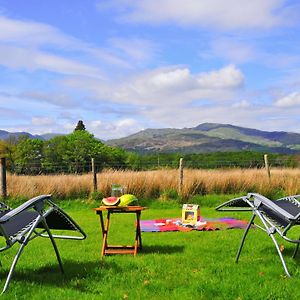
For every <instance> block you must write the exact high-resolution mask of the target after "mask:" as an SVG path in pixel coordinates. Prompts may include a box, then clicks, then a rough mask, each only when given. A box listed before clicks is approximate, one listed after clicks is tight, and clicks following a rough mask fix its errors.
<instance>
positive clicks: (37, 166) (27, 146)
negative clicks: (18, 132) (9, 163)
mask: <svg viewBox="0 0 300 300" xmlns="http://www.w3.org/2000/svg"><path fill="white" fill-rule="evenodd" d="M14 155H15V163H16V164H17V165H18V166H19V168H20V169H19V172H21V173H38V172H39V171H40V170H41V162H42V158H43V141H42V140H39V139H30V138H28V137H24V138H23V139H21V140H20V142H19V143H18V144H17V146H16V151H15V153H14Z"/></svg>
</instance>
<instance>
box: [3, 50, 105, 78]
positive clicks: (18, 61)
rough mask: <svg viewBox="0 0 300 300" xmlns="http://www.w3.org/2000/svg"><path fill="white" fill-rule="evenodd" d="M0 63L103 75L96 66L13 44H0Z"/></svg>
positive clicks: (17, 67) (24, 67)
mask: <svg viewBox="0 0 300 300" xmlns="http://www.w3.org/2000/svg"><path fill="white" fill-rule="evenodd" d="M0 64H1V65H3V66H6V67H8V68H12V69H21V70H27V71H36V70H47V71H51V72H56V73H61V74H67V75H81V76H94V77H103V75H102V73H101V72H100V71H99V70H98V69H97V68H94V67H92V66H89V65H86V64H82V63H80V62H77V61H75V60H71V59H66V58H63V57H61V56H57V55H52V54H47V53H43V52H42V51H39V50H36V49H28V48H20V47H15V46H3V45H0Z"/></svg>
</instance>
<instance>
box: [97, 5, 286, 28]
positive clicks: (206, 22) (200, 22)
mask: <svg viewBox="0 0 300 300" xmlns="http://www.w3.org/2000/svg"><path fill="white" fill-rule="evenodd" d="M285 2H286V1H284V0H264V1H261V0H252V1H248V0H226V1H224V0H201V1H199V0H185V1H181V0H160V1H159V3H158V2H157V1H153V0H131V1H124V0H111V1H110V5H109V4H106V7H105V6H103V5H102V4H101V2H99V4H98V8H99V9H100V10H103V9H105V8H114V9H117V10H118V12H119V14H121V16H122V18H123V20H125V21H130V22H139V23H152V24H158V23H169V22H174V23H177V24H179V25H184V26H205V27H206V26H207V27H213V28H218V29H221V30H224V29H240V28H270V27H273V26H276V25H280V24H283V23H287V22H289V21H290V20H291V16H292V9H287V8H284V4H285ZM120 8H122V9H120ZM289 16H290V18H288V17H289Z"/></svg>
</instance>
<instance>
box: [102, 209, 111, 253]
mask: <svg viewBox="0 0 300 300" xmlns="http://www.w3.org/2000/svg"><path fill="white" fill-rule="evenodd" d="M109 222H110V211H108V212H107V217H106V223H105V228H104V232H103V245H102V251H101V256H102V257H103V256H104V255H105V250H106V249H107V235H108V228H109Z"/></svg>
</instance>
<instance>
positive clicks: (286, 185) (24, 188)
mask: <svg viewBox="0 0 300 300" xmlns="http://www.w3.org/2000/svg"><path fill="white" fill-rule="evenodd" d="M183 174H184V179H183V190H182V195H181V197H182V198H183V200H184V201H187V199H189V198H190V197H191V196H193V195H197V194H200V195H209V194H212V193H216V194H220V193H224V194H228V193H234V194H237V193H247V192H250V191H251V192H258V193H261V194H263V195H265V196H267V197H270V198H273V197H277V196H281V195H292V194H298V193H300V169H272V170H271V181H269V178H268V177H267V175H266V171H265V170H263V169H225V170H220V169H218V170H194V169H185V170H184V173H183ZM7 182H8V187H7V189H8V194H9V196H10V197H13V198H16V197H19V198H22V197H26V198H29V197H34V196H36V195H38V194H47V193H51V194H53V195H54V196H55V197H56V198H60V199H68V198H76V197H79V198H80V197H81V198H85V197H89V196H90V195H91V192H92V189H93V182H92V174H84V175H40V176H17V175H12V174H8V176H7ZM178 182H179V172H178V170H169V169H163V170H155V171H140V172H135V171H116V170H106V171H103V172H102V173H99V174H98V191H99V192H101V193H102V194H103V195H105V196H108V195H110V193H111V186H112V184H113V183H118V184H121V185H122V186H124V187H125V188H126V191H127V192H128V193H132V194H134V195H136V196H137V197H138V198H146V199H150V198H158V197H160V196H165V195H166V191H168V194H170V191H171V190H173V191H177V190H178Z"/></svg>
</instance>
